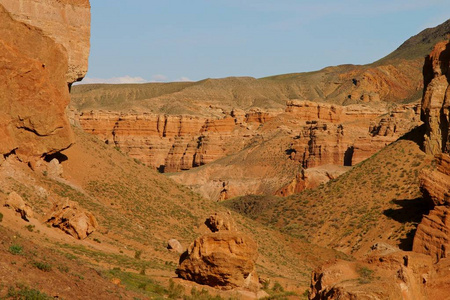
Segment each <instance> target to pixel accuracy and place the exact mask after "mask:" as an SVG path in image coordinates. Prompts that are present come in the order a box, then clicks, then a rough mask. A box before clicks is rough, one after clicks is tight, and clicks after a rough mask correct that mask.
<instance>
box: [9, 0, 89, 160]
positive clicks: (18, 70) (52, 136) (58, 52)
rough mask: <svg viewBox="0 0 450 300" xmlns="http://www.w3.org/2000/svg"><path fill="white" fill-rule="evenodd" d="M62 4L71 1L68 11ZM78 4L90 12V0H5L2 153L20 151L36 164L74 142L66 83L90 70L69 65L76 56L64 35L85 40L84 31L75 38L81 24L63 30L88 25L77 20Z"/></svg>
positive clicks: (71, 39) (19, 154)
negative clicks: (70, 50) (47, 155)
mask: <svg viewBox="0 0 450 300" xmlns="http://www.w3.org/2000/svg"><path fill="white" fill-rule="evenodd" d="M44 4H45V5H44ZM61 5H66V6H67V7H66V10H62V8H61V7H60V6H61ZM77 5H81V6H82V7H83V8H84V9H85V10H86V12H87V16H88V15H89V2H88V1H73V2H72V1H63V2H61V1H22V0H20V1H0V19H1V23H0V24H1V25H0V51H1V53H2V59H1V60H0V106H1V107H2V110H1V112H0V140H1V141H2V143H1V145H0V154H4V155H5V154H8V153H11V152H15V153H16V154H17V155H18V157H19V158H20V159H21V160H22V161H25V162H31V163H33V162H34V161H36V160H37V158H39V157H40V156H42V155H45V154H52V153H55V152H58V151H60V150H62V149H65V148H67V147H69V146H70V145H71V144H72V141H73V138H72V132H71V129H70V126H69V123H68V120H67V117H66V115H65V108H66V106H67V105H68V103H69V90H68V85H67V83H71V82H73V81H74V80H76V79H78V78H81V77H83V76H84V74H85V71H79V70H81V69H80V68H78V67H74V66H73V65H71V64H68V61H69V59H70V58H71V57H72V56H73V55H72V54H71V52H69V55H68V51H67V49H70V46H71V45H70V43H63V42H61V41H60V38H61V39H65V40H68V41H69V40H70V41H73V42H76V41H79V40H80V39H85V37H83V34H82V33H81V34H79V38H76V36H78V35H76V28H77V26H76V25H73V26H72V25H71V26H70V30H69V29H68V31H67V33H65V31H64V30H62V29H61V28H63V27H64V26H63V25H64V24H65V25H67V26H69V24H72V23H73V24H84V26H85V27H86V28H87V29H86V30H88V29H89V18H87V19H86V20H84V19H83V16H81V19H79V20H78V17H79V15H78V14H77V7H78V6H77ZM69 8H70V9H69ZM10 9H11V11H10ZM46 17H47V18H48V22H46V21H45V20H44V19H45V18H46ZM72 19H77V20H78V21H76V22H75V21H73V20H72ZM18 20H24V22H20V21H18ZM25 20H26V21H25ZM55 20H58V22H56V21H55ZM53 22H56V23H58V24H59V25H58V24H53ZM77 22H78V23H77ZM50 23H52V24H53V25H52V26H53V27H54V28H59V30H60V31H59V37H60V38H57V36H58V35H57V34H53V35H52V34H51V32H50V31H51V30H50V29H49V28H50V27H52V26H50V25H49V24H50ZM30 24H31V25H30ZM79 27H80V28H81V27H83V26H81V25H80V26H79ZM55 30H56V29H55ZM83 30H84V27H83ZM68 35H71V36H70V37H69V36H68ZM87 39H89V38H88V37H87ZM82 43H84V42H82ZM84 44H85V45H86V48H85V49H84V50H83V53H85V56H86V58H85V59H81V58H80V62H81V61H82V60H84V63H85V64H86V66H87V55H88V53H89V43H88V42H87V44H86V43H84ZM70 70H78V71H77V72H76V73H78V74H79V75H77V76H74V75H70V76H69V75H68V74H69V73H72V71H70Z"/></svg>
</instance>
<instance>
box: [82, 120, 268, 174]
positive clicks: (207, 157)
mask: <svg viewBox="0 0 450 300" xmlns="http://www.w3.org/2000/svg"><path fill="white" fill-rule="evenodd" d="M233 115H234V117H233V116H231V115H227V116H225V117H224V118H222V119H210V118H202V117H195V116H186V115H179V116H172V115H157V114H149V113H143V114H137V113H117V112H103V111H90V112H83V113H79V114H74V122H75V123H78V124H80V126H81V127H82V128H83V129H84V130H85V131H87V132H90V133H93V134H95V135H98V136H99V137H100V138H101V139H102V140H104V141H105V142H106V143H108V144H113V145H115V146H116V147H118V148H120V149H121V151H123V152H124V153H126V154H128V155H129V156H131V157H133V158H136V159H138V160H139V161H141V162H143V163H145V164H147V165H149V166H152V167H154V168H156V169H158V170H160V171H162V172H178V171H181V170H189V169H191V168H194V167H198V166H201V165H204V164H207V163H210V162H212V161H214V160H217V159H219V158H221V157H224V156H226V155H228V154H231V153H232V152H233V151H236V150H240V149H242V148H244V147H245V146H246V145H247V142H246V140H247V141H248V140H250V139H251V138H252V137H253V136H254V135H256V133H255V132H251V130H250V129H249V128H251V127H258V126H259V125H260V124H263V123H264V122H266V121H268V120H270V119H271V117H270V116H271V114H270V113H267V112H266V113H265V114H263V113H261V112H254V111H252V112H249V113H245V114H243V116H242V117H241V116H239V115H238V114H236V112H234V114H233ZM242 136H244V138H243V139H242Z"/></svg>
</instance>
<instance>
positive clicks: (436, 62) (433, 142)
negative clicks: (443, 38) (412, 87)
mask: <svg viewBox="0 0 450 300" xmlns="http://www.w3.org/2000/svg"><path fill="white" fill-rule="evenodd" d="M449 62H450V44H449V43H448V42H441V43H439V44H437V45H436V46H435V48H434V50H433V51H432V52H431V53H430V55H429V56H427V58H426V59H425V64H424V67H423V78H424V86H425V88H424V89H425V93H424V96H423V99H422V115H421V117H422V121H423V122H424V123H425V128H426V132H425V142H424V150H425V152H426V153H430V154H438V153H441V152H445V153H450V144H449V143H450V139H449V128H450V121H449V119H450V89H449V81H450V70H449Z"/></svg>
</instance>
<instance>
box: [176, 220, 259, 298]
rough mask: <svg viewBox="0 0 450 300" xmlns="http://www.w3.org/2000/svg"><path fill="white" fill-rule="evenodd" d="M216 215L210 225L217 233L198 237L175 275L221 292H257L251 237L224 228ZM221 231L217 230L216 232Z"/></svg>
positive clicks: (254, 245) (254, 257)
mask: <svg viewBox="0 0 450 300" xmlns="http://www.w3.org/2000/svg"><path fill="white" fill-rule="evenodd" d="M220 220H222V218H221V217H220V216H219V215H217V214H214V215H212V219H211V217H210V218H208V219H207V223H209V224H211V223H212V224H215V225H219V226H218V227H217V226H214V228H215V230H216V231H215V232H214V233H208V234H205V235H203V236H201V237H199V238H197V239H196V240H195V241H194V242H193V243H192V244H191V245H190V246H189V248H188V250H187V251H186V252H185V253H184V254H182V256H181V258H180V265H179V267H178V269H177V271H176V273H177V274H178V275H179V276H180V277H182V278H184V279H186V280H191V281H195V282H197V283H200V284H206V285H209V286H212V287H216V288H220V289H233V288H247V289H250V290H253V291H256V290H257V289H258V285H259V283H258V275H257V274H256V269H255V263H256V259H257V257H258V252H257V244H256V243H255V242H254V241H253V240H252V239H251V238H250V237H248V236H246V235H244V234H242V233H239V232H237V231H233V230H229V229H230V228H229V227H224V226H222V225H224V224H225V223H226V222H224V221H223V220H222V221H220ZM217 229H218V230H217Z"/></svg>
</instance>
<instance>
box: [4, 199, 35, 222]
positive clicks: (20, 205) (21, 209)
mask: <svg viewBox="0 0 450 300" xmlns="http://www.w3.org/2000/svg"><path fill="white" fill-rule="evenodd" d="M5 206H7V207H10V208H12V209H14V210H15V211H16V212H18V213H20V216H21V217H22V219H24V220H25V221H27V222H29V221H30V220H29V219H30V218H32V217H33V210H32V209H31V207H30V206H29V205H28V204H27V203H25V201H24V200H23V199H22V197H20V195H19V194H17V193H16V192H11V193H10V194H9V195H8V198H7V199H6V202H5Z"/></svg>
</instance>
